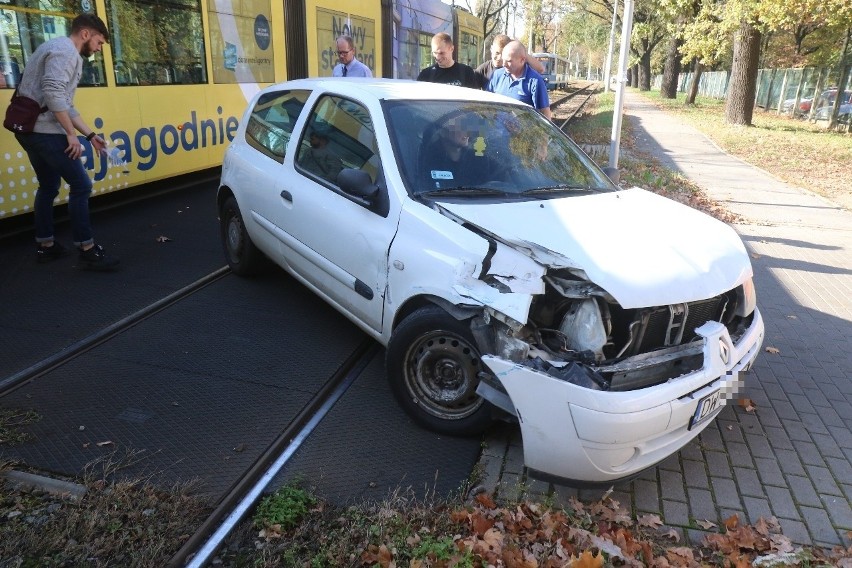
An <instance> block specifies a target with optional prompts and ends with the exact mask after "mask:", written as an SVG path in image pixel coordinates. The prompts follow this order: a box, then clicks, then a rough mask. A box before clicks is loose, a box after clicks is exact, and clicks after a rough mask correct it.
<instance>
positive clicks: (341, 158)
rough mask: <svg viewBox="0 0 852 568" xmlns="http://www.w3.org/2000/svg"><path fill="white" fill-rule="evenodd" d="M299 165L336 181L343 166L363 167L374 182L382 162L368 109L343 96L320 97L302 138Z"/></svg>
mask: <svg viewBox="0 0 852 568" xmlns="http://www.w3.org/2000/svg"><path fill="white" fill-rule="evenodd" d="M296 166H297V168H298V169H299V170H300V171H302V173H305V174H307V175H310V176H313V177H318V178H321V179H323V180H325V181H328V182H331V183H332V184H335V185H336V184H337V174H338V173H340V170H342V169H343V168H352V169H357V170H363V171H365V172H367V173H368V174H370V179H371V180H372V181H373V182H374V183H375V182H376V180H377V179H378V177H379V174H380V171H381V162H380V160H379V150H378V144H377V142H376V134H375V130H374V127H373V121H372V119H371V118H370V113H369V112H368V111H367V109H366V108H364V107H363V106H361V105H360V104H358V103H356V102H354V101H351V100H349V99H345V98H342V97H337V96H333V95H325V96H323V97H320V99H319V100H318V101H317V104H316V106H315V107H314V109H313V111H312V112H311V116H310V117H309V119H308V124H307V127H306V128H305V130H304V133H303V134H302V139H301V141H300V142H299V155H298V156H297V158H296Z"/></svg>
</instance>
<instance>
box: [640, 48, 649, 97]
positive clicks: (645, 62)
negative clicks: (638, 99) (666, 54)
mask: <svg viewBox="0 0 852 568" xmlns="http://www.w3.org/2000/svg"><path fill="white" fill-rule="evenodd" d="M638 67H639V90H640V91H650V90H651V52H650V51H649V50H645V53H643V54H642V57H640V58H639V65H638Z"/></svg>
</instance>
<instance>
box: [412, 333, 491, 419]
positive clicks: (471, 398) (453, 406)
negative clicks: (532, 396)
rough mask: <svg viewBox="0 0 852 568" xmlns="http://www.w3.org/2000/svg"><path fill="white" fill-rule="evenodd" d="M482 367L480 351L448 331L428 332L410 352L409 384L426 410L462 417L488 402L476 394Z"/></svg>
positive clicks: (438, 415) (415, 343)
mask: <svg viewBox="0 0 852 568" xmlns="http://www.w3.org/2000/svg"><path fill="white" fill-rule="evenodd" d="M481 370H482V363H481V361H480V358H479V353H477V351H476V349H474V348H473V346H471V345H470V343H469V342H468V341H467V340H465V339H464V338H462V337H460V336H459V335H456V334H455V333H451V332H448V331H433V332H430V333H427V334H424V335H422V336H420V337H419V338H418V340H417V341H416V342H414V343H413V344H412V345H411V346H410V347H409V349H408V351H407V352H406V357H405V371H404V373H405V386H406V388H407V389H408V392H409V393H410V394H411V396H412V399H413V400H414V401H415V402H416V403H417V404H418V405H419V406H420V408H422V409H423V410H424V411H425V412H427V413H429V414H431V415H432V416H435V417H436V418H440V419H442V420H460V419H462V418H467V417H468V416H470V415H472V414H474V413H475V412H476V411H477V410H479V409H480V408H481V407H482V405H483V404H484V403H485V402H484V401H483V400H482V398H481V397H479V395H477V394H476V386H477V384H478V383H479V378H478V374H479V372H480V371H481Z"/></svg>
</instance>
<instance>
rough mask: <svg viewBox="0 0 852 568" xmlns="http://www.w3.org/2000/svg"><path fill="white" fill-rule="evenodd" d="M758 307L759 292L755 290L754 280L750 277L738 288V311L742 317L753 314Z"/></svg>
mask: <svg viewBox="0 0 852 568" xmlns="http://www.w3.org/2000/svg"><path fill="white" fill-rule="evenodd" d="M756 307H757V293H756V292H755V290H754V280H753V279H752V278H749V279H748V280H746V281H745V282H743V284H742V286H740V287H739V288H738V289H737V311H736V314H737V315H738V316H740V317H745V316H747V315H749V314H751V313H752V312H753V311H754V309H755V308H756Z"/></svg>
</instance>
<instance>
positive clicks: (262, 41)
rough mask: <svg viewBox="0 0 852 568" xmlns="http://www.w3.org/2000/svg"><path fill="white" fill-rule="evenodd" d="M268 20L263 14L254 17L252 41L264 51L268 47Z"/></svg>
mask: <svg viewBox="0 0 852 568" xmlns="http://www.w3.org/2000/svg"><path fill="white" fill-rule="evenodd" d="M269 38H270V35H269V20H267V19H266V16H264V15H263V14H258V15H257V17H256V18H255V19H254V41H255V43H257V46H258V47H259V48H260V49H262V50H264V51H266V50H267V49H268V48H269Z"/></svg>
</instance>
